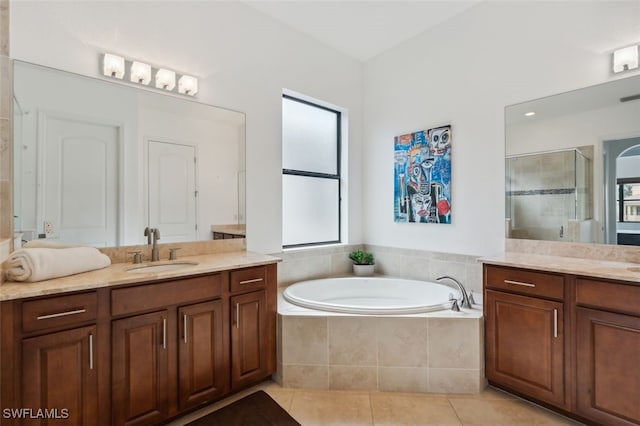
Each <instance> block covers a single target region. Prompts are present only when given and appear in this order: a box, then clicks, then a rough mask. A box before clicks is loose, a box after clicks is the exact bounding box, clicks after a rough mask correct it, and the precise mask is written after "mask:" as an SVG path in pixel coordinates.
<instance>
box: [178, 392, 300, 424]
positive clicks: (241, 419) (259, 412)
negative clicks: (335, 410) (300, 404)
mask: <svg viewBox="0 0 640 426" xmlns="http://www.w3.org/2000/svg"><path fill="white" fill-rule="evenodd" d="M187 426H301V425H300V423H298V422H297V421H295V419H294V418H293V417H291V416H290V415H289V413H287V412H286V411H285V410H284V408H282V407H280V406H279V405H278V403H277V402H275V401H274V400H273V399H271V397H270V396H269V395H267V394H266V393H265V392H264V391H258V392H255V393H252V394H251V395H247V396H245V397H244V398H242V399H239V400H238V401H236V402H234V403H232V404H230V405H227V406H226V407H223V408H221V409H219V410H217V411H214V412H213V413H211V414H208V415H206V416H204V417H201V418H199V419H198V420H194V421H192V422H191V423H188V424H187Z"/></svg>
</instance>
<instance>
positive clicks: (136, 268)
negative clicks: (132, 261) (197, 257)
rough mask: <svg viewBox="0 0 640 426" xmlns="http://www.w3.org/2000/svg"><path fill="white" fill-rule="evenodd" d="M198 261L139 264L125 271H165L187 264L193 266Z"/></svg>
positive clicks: (142, 272)
mask: <svg viewBox="0 0 640 426" xmlns="http://www.w3.org/2000/svg"><path fill="white" fill-rule="evenodd" d="M197 264H198V262H171V263H162V264H159V265H141V266H134V267H133V268H131V269H127V272H133V273H137V274H144V273H148V272H167V271H173V270H175V269H182V268H188V267H189V266H195V265H197Z"/></svg>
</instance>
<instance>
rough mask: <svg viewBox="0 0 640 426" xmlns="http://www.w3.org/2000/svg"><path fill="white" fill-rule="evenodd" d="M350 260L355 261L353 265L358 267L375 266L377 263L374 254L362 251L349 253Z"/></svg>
mask: <svg viewBox="0 0 640 426" xmlns="http://www.w3.org/2000/svg"><path fill="white" fill-rule="evenodd" d="M349 259H351V260H353V263H354V264H356V265H373V264H374V263H375V259H374V258H373V254H372V253H367V252H366V251H362V250H356V251H352V252H351V253H349Z"/></svg>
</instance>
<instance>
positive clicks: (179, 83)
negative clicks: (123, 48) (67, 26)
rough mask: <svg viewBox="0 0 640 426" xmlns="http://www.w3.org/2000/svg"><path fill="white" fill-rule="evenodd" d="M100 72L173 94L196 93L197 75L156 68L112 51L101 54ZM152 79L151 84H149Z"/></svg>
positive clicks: (193, 94) (189, 94) (190, 94)
mask: <svg viewBox="0 0 640 426" xmlns="http://www.w3.org/2000/svg"><path fill="white" fill-rule="evenodd" d="M102 74H104V75H105V76H107V77H110V78H117V79H119V80H124V81H127V82H129V81H130V82H131V83H135V84H142V85H143V86H149V87H154V88H157V89H159V90H162V91H166V92H173V93H174V94H180V95H186V96H195V95H196V93H198V78H197V77H194V76H192V75H187V74H182V73H177V72H175V71H173V70H170V69H167V68H156V67H154V66H152V65H149V64H147V63H145V62H141V61H138V60H135V59H126V58H123V57H122V56H118V55H114V54H113V53H104V54H103V55H102ZM152 81H153V82H154V83H153V84H151V82H152Z"/></svg>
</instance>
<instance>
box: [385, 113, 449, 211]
mask: <svg viewBox="0 0 640 426" xmlns="http://www.w3.org/2000/svg"><path fill="white" fill-rule="evenodd" d="M394 155H395V171H394V179H395V183H394V191H393V192H394V194H393V195H394V220H395V222H419V223H451V126H443V127H436V128H433V129H429V130H420V131H418V132H415V133H408V134H406V135H401V136H396V137H395V138H394Z"/></svg>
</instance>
